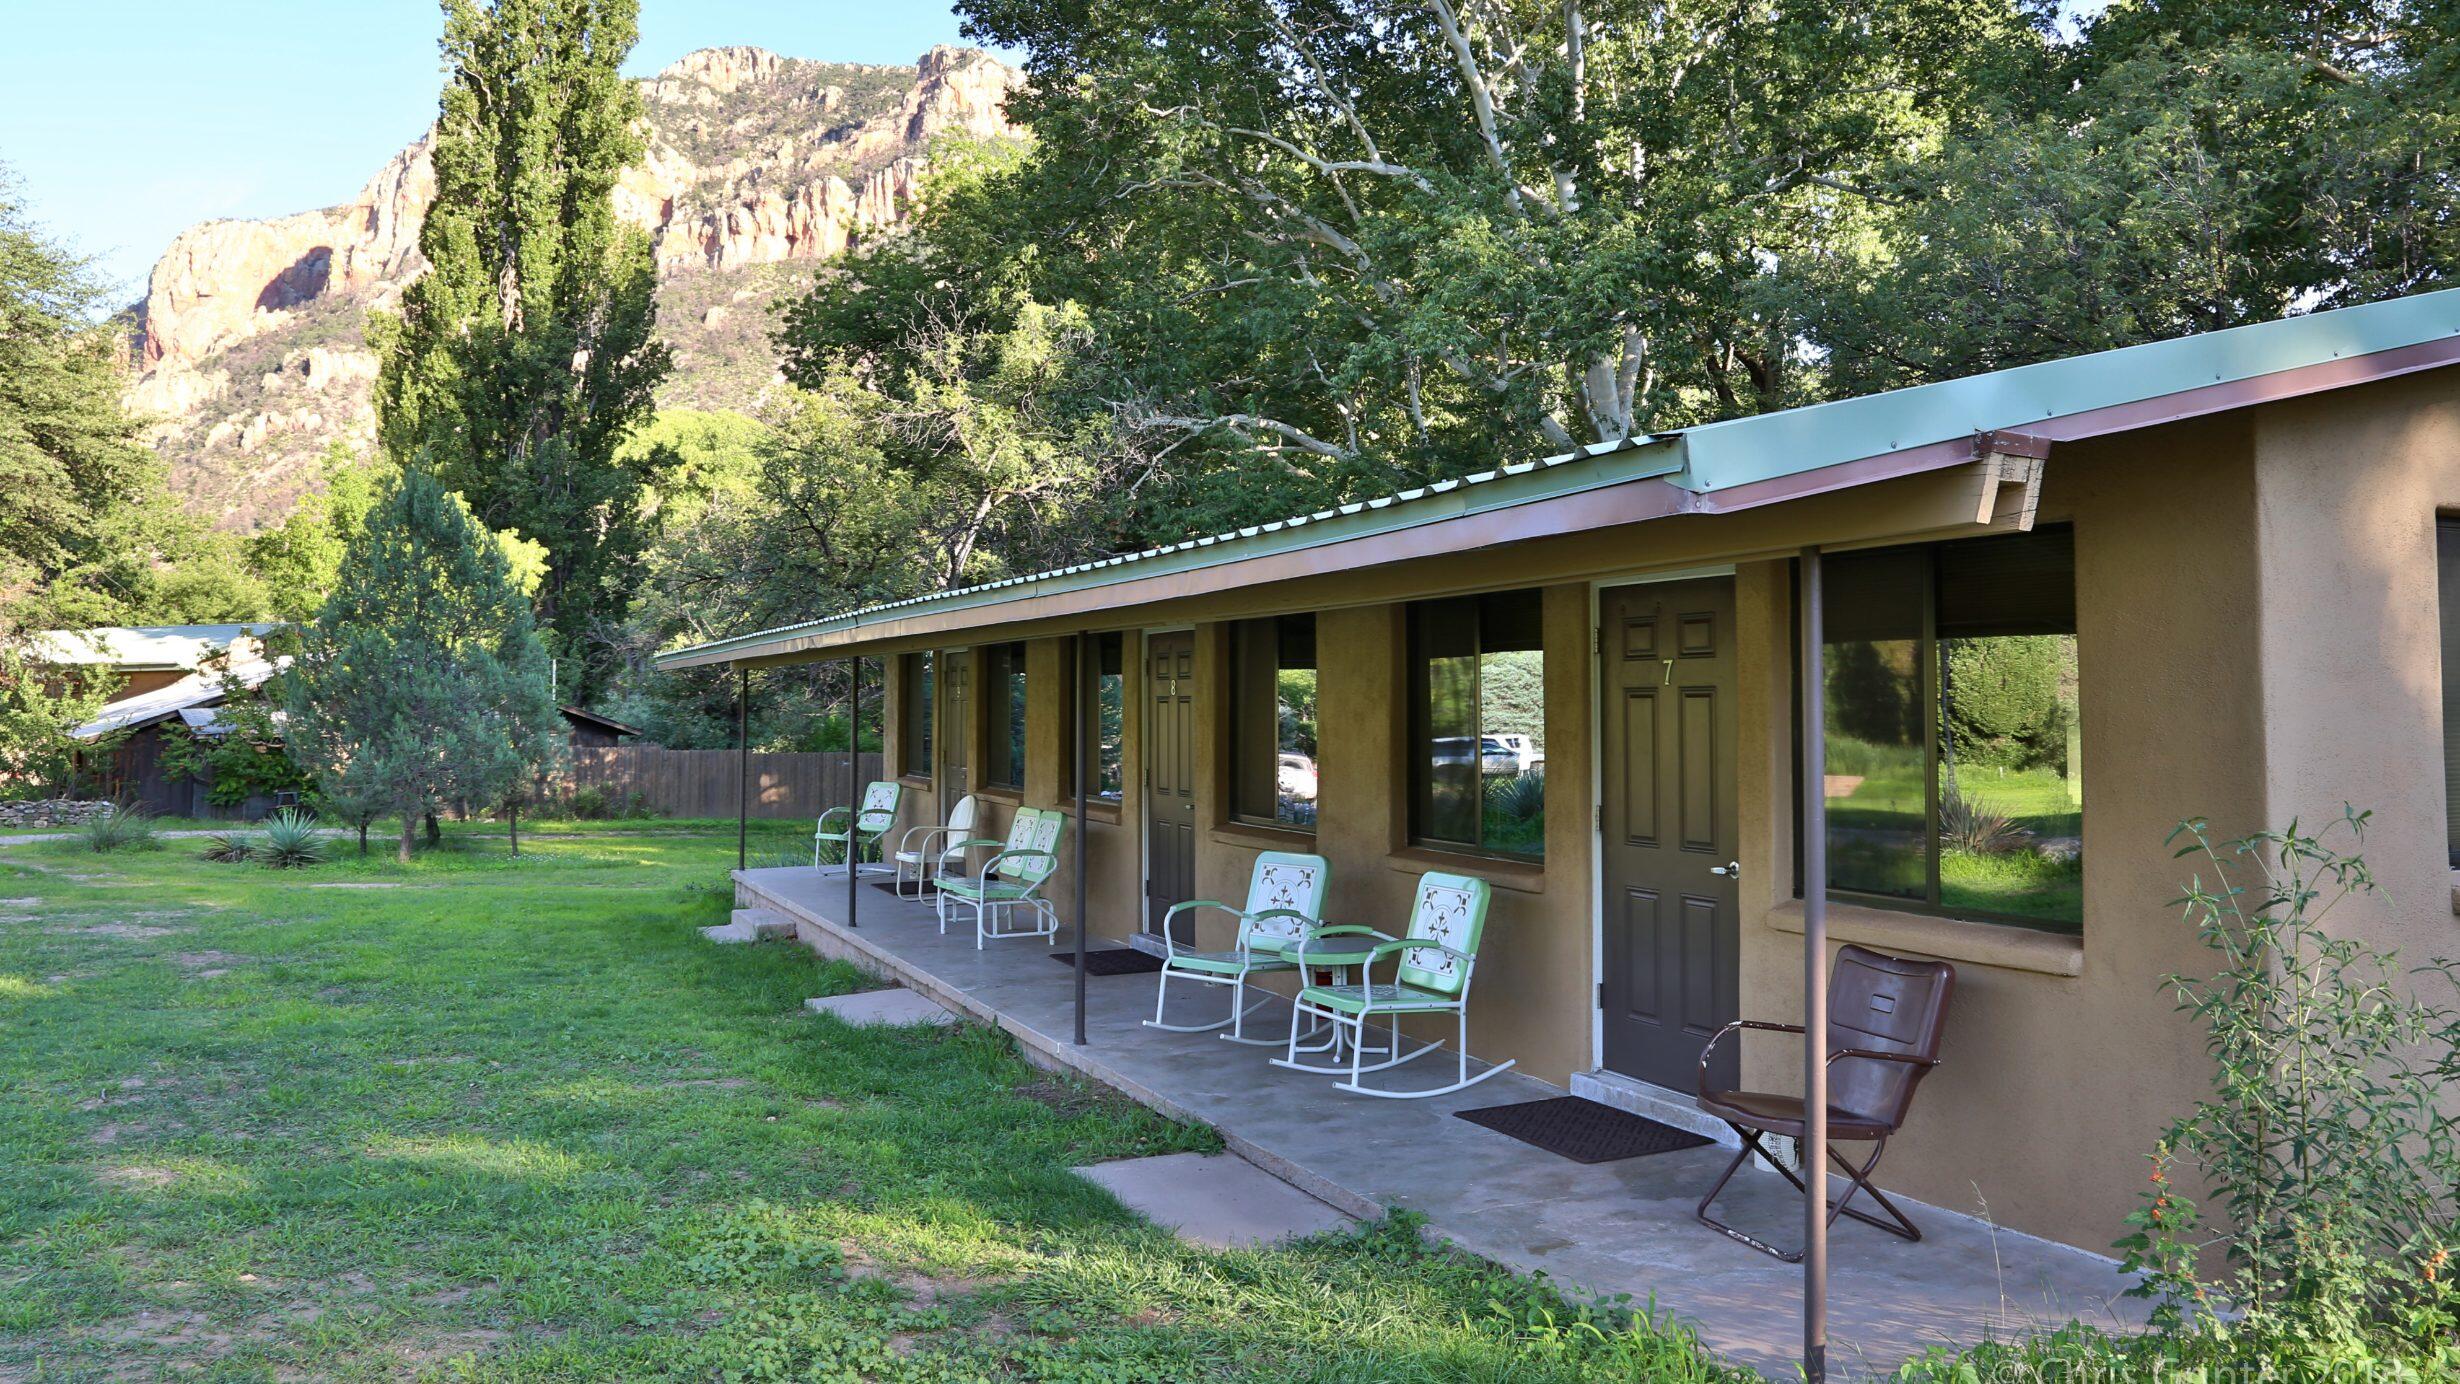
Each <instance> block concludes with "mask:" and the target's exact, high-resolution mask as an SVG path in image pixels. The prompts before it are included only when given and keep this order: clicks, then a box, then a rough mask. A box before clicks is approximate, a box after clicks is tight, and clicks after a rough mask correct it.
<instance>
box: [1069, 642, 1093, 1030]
mask: <svg viewBox="0 0 2460 1384" xmlns="http://www.w3.org/2000/svg"><path fill="white" fill-rule="evenodd" d="M1085 644H1086V640H1085V636H1084V635H1082V634H1079V635H1078V636H1076V659H1075V663H1076V692H1075V695H1073V696H1072V697H1070V698H1069V699H1068V705H1069V707H1070V709H1071V710H1070V714H1072V715H1074V716H1075V717H1076V734H1075V735H1073V736H1071V737H1069V738H1070V739H1071V740H1073V741H1075V743H1076V1045H1077V1046H1078V1047H1080V1048H1081V1047H1083V1046H1084V1045H1085V838H1086V837H1087V836H1090V835H1092V834H1093V823H1092V822H1091V821H1090V820H1089V819H1088V818H1087V817H1086V816H1085V797H1086V794H1085V777H1086V764H1087V762H1088V761H1089V760H1090V758H1091V756H1090V755H1088V754H1087V753H1086V750H1087V746H1086V744H1085V742H1086V741H1087V740H1090V739H1092V738H1093V737H1092V736H1091V735H1088V734H1086V730H1087V727H1086V725H1085V654H1086V648H1085ZM1092 729H1093V730H1094V731H1095V732H1096V733H1097V734H1098V733H1099V731H1100V727H1098V726H1096V727H1093V728H1092Z"/></svg>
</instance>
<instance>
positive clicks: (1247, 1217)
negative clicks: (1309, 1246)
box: [1076, 1153, 1350, 1249]
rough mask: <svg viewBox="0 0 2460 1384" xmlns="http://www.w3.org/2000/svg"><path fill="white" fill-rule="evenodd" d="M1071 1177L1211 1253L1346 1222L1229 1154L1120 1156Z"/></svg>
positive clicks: (1333, 1227) (1315, 1231)
mask: <svg viewBox="0 0 2460 1384" xmlns="http://www.w3.org/2000/svg"><path fill="white" fill-rule="evenodd" d="M1076 1173H1077V1175H1078V1176H1079V1177H1082V1178H1085V1179H1087V1180H1088V1181H1091V1182H1096V1183H1099V1184H1101V1185H1102V1186H1103V1187H1106V1188H1108V1189H1109V1190H1110V1194H1111V1195H1112V1196H1115V1197H1117V1198H1118V1199H1119V1200H1120V1202H1121V1203H1122V1204H1123V1205H1125V1206H1126V1207H1127V1208H1128V1209H1129V1210H1131V1211H1135V1212H1138V1213H1140V1214H1142V1215H1143V1216H1144V1217H1145V1218H1146V1219H1148V1220H1150V1221H1152V1222H1153V1223H1154V1224H1155V1225H1158V1226H1161V1227H1163V1228H1164V1229H1167V1230H1172V1231H1175V1232H1177V1234H1178V1236H1179V1238H1180V1239H1182V1240H1187V1241H1189V1242H1191V1243H1194V1244H1199V1245H1210V1246H1212V1247H1213V1248H1215V1249H1246V1248H1248V1247H1249V1246H1252V1245H1269V1244H1273V1243H1275V1242H1277V1241H1281V1240H1291V1239H1296V1238H1298V1237H1300V1236H1305V1235H1320V1234H1322V1233H1323V1232H1325V1231H1327V1230H1337V1229H1339V1228H1340V1227H1342V1226H1345V1225H1348V1224H1349V1223H1350V1218H1349V1217H1348V1216H1344V1215H1342V1214H1341V1213H1340V1212H1338V1211H1336V1210H1334V1209H1333V1208H1332V1207H1330V1206H1327V1205H1325V1204H1324V1203H1323V1202H1321V1201H1318V1200H1316V1199H1315V1198H1314V1197H1311V1196H1308V1195H1307V1194H1306V1193H1305V1192H1302V1191H1300V1190H1298V1189H1297V1188H1296V1187H1293V1186H1291V1185H1290V1184H1289V1183H1287V1182H1284V1181H1282V1180H1281V1179H1280V1178H1277V1177H1275V1176H1273V1175H1272V1174H1271V1173H1268V1172H1266V1171H1264V1170H1263V1169H1262V1168H1259V1167H1257V1166H1256V1165H1255V1164H1253V1163H1250V1162H1248V1161H1247V1160H1246V1159H1244V1158H1241V1157H1239V1156H1238V1155H1237V1154H1235V1153H1166V1154H1163V1155H1161V1156H1160V1157H1157V1158H1123V1159H1120V1160H1119V1161H1118V1162H1115V1163H1096V1164H1094V1165H1092V1166H1091V1167H1085V1168H1078V1169H1077V1170H1076Z"/></svg>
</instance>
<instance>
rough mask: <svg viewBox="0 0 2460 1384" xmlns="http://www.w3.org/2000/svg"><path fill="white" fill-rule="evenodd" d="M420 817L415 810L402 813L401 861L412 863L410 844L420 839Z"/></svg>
mask: <svg viewBox="0 0 2460 1384" xmlns="http://www.w3.org/2000/svg"><path fill="white" fill-rule="evenodd" d="M418 830H419V817H418V814H417V813H415V812H404V813H403V814H401V863H402V864H404V865H407V864H409V863H410V846H411V844H412V843H413V842H415V841H416V840H417V839H418Z"/></svg>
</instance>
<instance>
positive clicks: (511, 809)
mask: <svg viewBox="0 0 2460 1384" xmlns="http://www.w3.org/2000/svg"><path fill="white" fill-rule="evenodd" d="M504 806H505V817H504V820H505V821H506V822H508V823H510V824H511V826H512V853H513V859H515V860H519V859H520V858H521V804H519V803H506V804H505V805H504Z"/></svg>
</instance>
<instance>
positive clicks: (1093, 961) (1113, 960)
mask: <svg viewBox="0 0 2460 1384" xmlns="http://www.w3.org/2000/svg"><path fill="white" fill-rule="evenodd" d="M1047 954H1048V955H1049V957H1050V958H1051V960H1053V961H1056V962H1058V963H1059V964H1060V965H1062V966H1070V967H1073V966H1074V965H1075V964H1076V953H1075V952H1073V951H1054V952H1050V953H1047ZM1160 969H1162V959H1161V958H1160V957H1158V956H1154V955H1152V954H1150V953H1148V952H1140V951H1137V950H1136V949H1135V948H1133V947H1102V948H1099V949H1097V950H1094V951H1089V952H1086V953H1085V974H1087V975H1089V976H1134V975H1147V974H1150V973H1151V972H1154V971H1158V970H1160Z"/></svg>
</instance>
